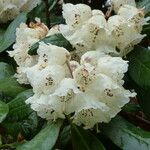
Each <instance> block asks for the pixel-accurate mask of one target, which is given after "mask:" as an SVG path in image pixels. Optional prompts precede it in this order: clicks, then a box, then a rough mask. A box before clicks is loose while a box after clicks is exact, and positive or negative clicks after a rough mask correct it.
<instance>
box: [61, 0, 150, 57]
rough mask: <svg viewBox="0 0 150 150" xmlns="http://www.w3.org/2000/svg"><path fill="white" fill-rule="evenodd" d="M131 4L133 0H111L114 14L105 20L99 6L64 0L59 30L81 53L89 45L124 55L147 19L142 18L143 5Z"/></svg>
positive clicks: (135, 42)
mask: <svg viewBox="0 0 150 150" xmlns="http://www.w3.org/2000/svg"><path fill="white" fill-rule="evenodd" d="M124 4H126V5H124ZM127 4H128V5H127ZM129 4H131V5H129ZM132 5H135V2H134V1H133V3H130V1H126V0H119V1H118V0H113V8H114V10H115V11H116V12H117V15H114V16H111V17H109V19H108V20H106V19H105V15H104V14H103V12H102V11H100V10H91V8H90V7H89V6H87V5H83V4H77V5H73V4H65V5H63V17H64V18H65V20H66V25H60V32H61V33H62V34H63V35H64V37H65V38H66V39H67V40H69V41H70V43H71V44H72V45H73V46H74V47H75V48H76V49H77V50H78V52H79V53H81V54H83V53H85V51H88V50H91V49H92V50H97V51H101V52H102V53H105V54H111V55H113V56H114V55H115V56H125V55H126V54H128V53H129V52H130V51H131V50H132V49H133V47H134V45H136V44H138V43H139V42H141V40H142V39H143V38H144V37H145V36H146V35H142V34H141V30H142V26H143V25H145V24H147V21H148V20H149V19H150V18H144V10H143V9H137V8H136V7H134V6H132Z"/></svg>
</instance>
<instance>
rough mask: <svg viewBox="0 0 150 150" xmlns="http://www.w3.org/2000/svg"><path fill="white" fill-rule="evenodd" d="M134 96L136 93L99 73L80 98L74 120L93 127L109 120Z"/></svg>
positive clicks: (87, 126)
mask: <svg viewBox="0 0 150 150" xmlns="http://www.w3.org/2000/svg"><path fill="white" fill-rule="evenodd" d="M134 96H135V93H131V92H129V91H127V90H125V89H124V88H123V87H122V86H119V85H118V84H117V83H116V82H114V81H113V80H112V79H111V78H110V77H108V76H106V75H104V74H99V75H98V76H97V78H96V80H93V81H91V83H90V84H89V85H88V88H87V89H86V90H85V91H84V94H83V95H82V98H80V104H79V105H78V108H77V109H76V111H75V115H74V116H73V118H74V120H73V122H74V123H76V124H78V125H81V124H83V125H84V126H85V128H92V127H93V126H94V125H95V124H96V123H99V122H109V121H110V119H111V118H113V117H115V116H116V114H117V113H118V112H119V111H121V108H122V107H123V106H124V105H125V104H126V103H128V102H129V100H130V99H129V98H130V97H134Z"/></svg>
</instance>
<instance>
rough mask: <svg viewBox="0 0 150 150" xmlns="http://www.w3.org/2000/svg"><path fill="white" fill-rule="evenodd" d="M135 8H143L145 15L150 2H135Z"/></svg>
mask: <svg viewBox="0 0 150 150" xmlns="http://www.w3.org/2000/svg"><path fill="white" fill-rule="evenodd" d="M137 7H138V8H143V7H145V13H146V14H147V13H149V12H150V1H149V0H140V1H139V2H137Z"/></svg>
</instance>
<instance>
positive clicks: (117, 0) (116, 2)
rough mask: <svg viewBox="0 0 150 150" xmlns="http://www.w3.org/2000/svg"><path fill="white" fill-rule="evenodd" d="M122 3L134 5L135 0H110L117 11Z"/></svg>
mask: <svg viewBox="0 0 150 150" xmlns="http://www.w3.org/2000/svg"><path fill="white" fill-rule="evenodd" d="M123 5H131V6H134V7H136V3H135V0H112V6H113V10H114V11H115V12H116V13H117V12H118V10H119V8H120V7H121V6H123Z"/></svg>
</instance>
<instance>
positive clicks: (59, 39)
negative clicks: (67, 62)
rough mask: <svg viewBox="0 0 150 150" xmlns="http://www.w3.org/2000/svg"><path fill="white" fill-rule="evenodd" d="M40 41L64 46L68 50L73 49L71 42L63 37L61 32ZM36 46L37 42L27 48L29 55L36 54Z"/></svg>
mask: <svg viewBox="0 0 150 150" xmlns="http://www.w3.org/2000/svg"><path fill="white" fill-rule="evenodd" d="M40 42H44V43H50V44H53V45H57V46H60V47H64V48H66V49H67V50H69V51H72V50H73V48H72V46H71V44H70V43H69V42H68V41H67V40H66V39H65V38H64V37H63V35H62V34H55V35H52V36H48V37H45V38H44V39H42V40H40ZM38 47H39V42H37V43H35V44H34V45H33V46H32V47H31V49H30V50H29V52H28V53H29V54H30V55H36V54H37V49H38Z"/></svg>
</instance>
